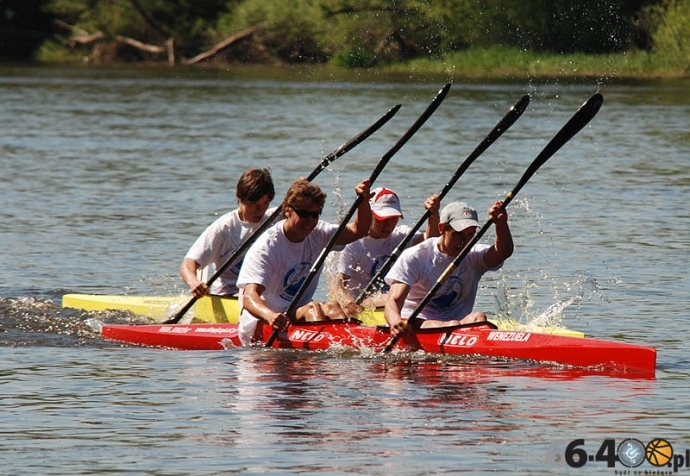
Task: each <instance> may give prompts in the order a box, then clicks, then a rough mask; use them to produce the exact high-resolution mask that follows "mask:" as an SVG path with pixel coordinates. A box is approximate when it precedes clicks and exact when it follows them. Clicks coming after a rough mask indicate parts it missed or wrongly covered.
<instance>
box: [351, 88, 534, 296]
mask: <svg viewBox="0 0 690 476" xmlns="http://www.w3.org/2000/svg"><path fill="white" fill-rule="evenodd" d="M529 102H530V96H529V94H525V95H524V96H522V98H521V99H520V100H519V101H518V102H517V103H515V105H514V106H513V107H511V108H510V110H509V111H508V113H507V114H506V115H505V116H503V119H501V120H500V121H499V123H498V124H496V126H495V127H494V128H493V129H492V130H491V132H489V134H488V135H487V136H486V137H485V138H484V140H483V141H482V142H481V143H480V144H479V145H478V146H477V147H476V148H475V149H474V150H473V151H472V153H471V154H470V155H469V156H468V157H467V158H466V159H465V161H464V162H463V163H462V164H461V165H460V167H458V169H457V170H456V171H455V173H454V174H453V176H452V177H451V178H450V180H449V181H448V183H446V185H445V186H444V187H443V190H441V193H439V200H443V198H444V197H445V196H446V195H447V194H448V192H449V191H450V189H451V188H453V186H454V185H455V183H456V182H457V181H458V179H459V178H460V177H461V176H462V174H463V173H465V170H467V169H468V168H469V166H470V165H472V162H474V161H475V160H476V159H477V158H478V157H479V156H480V155H482V154H483V153H484V151H486V149H488V148H489V147H490V146H491V145H492V144H493V143H494V142H496V140H498V138H499V137H501V136H502V135H503V133H504V132H505V131H507V130H508V129H509V128H510V126H512V125H513V124H515V122H516V121H517V120H518V119H519V118H520V116H522V113H523V112H525V110H526V109H527V106H528V105H529ZM430 215H431V212H430V211H429V210H425V212H424V214H423V215H422V217H421V218H420V219H419V220H418V221H417V223H416V224H415V225H414V226H413V227H412V229H411V230H410V231H409V233H408V234H407V236H405V238H403V240H402V241H401V242H400V243H399V244H398V246H396V247H395V249H394V250H393V251H392V252H391V254H390V256H388V258H387V259H386V261H385V262H384V263H383V265H381V267H380V268H379V269H378V270H377V271H376V274H375V275H374V276H373V277H372V278H371V280H370V281H369V283H368V284H367V285H366V287H365V288H364V289H363V290H362V292H361V293H360V294H359V296H357V299H356V300H355V302H356V303H357V304H361V303H362V302H363V301H364V299H366V297H367V295H368V294H370V293H371V292H372V291H373V290H374V289H375V288H379V287H381V285H382V279H383V277H384V276H385V275H386V273H388V271H389V270H390V269H391V267H392V266H393V264H394V263H395V261H396V260H397V259H398V258H399V257H400V254H401V253H402V252H403V250H404V249H405V248H406V247H407V245H408V243H409V242H410V241H411V240H412V238H413V237H414V235H415V233H417V230H419V229H420V228H421V226H422V224H423V223H424V222H425V221H426V220H428V219H429V216H430Z"/></svg>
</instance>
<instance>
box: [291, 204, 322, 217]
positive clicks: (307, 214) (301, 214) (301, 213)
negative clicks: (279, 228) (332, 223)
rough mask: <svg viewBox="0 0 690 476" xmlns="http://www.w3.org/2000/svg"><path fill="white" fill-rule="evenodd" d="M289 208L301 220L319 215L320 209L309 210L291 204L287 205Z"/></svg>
mask: <svg viewBox="0 0 690 476" xmlns="http://www.w3.org/2000/svg"><path fill="white" fill-rule="evenodd" d="M288 206H289V207H290V208H292V209H293V210H294V211H295V213H297V216H298V217H300V218H302V219H303V220H306V219H307V218H316V219H317V220H318V218H319V217H320V216H321V210H319V211H317V212H310V211H309V210H300V209H299V208H295V207H293V206H292V205H288Z"/></svg>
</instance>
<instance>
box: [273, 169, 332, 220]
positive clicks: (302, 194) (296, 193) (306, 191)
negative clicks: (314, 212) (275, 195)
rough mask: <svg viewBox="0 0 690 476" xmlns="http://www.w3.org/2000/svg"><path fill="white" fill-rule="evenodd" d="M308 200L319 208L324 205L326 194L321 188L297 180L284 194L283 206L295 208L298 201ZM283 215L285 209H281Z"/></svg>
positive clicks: (302, 180) (306, 181)
mask: <svg viewBox="0 0 690 476" xmlns="http://www.w3.org/2000/svg"><path fill="white" fill-rule="evenodd" d="M305 199H306V200H310V201H312V202H314V203H316V204H317V205H319V206H320V207H323V205H324V204H325V203H326V192H324V191H323V190H321V187H319V186H318V185H314V184H313V183H311V182H310V181H309V180H307V179H305V178H298V179H297V180H295V181H294V182H293V184H292V185H291V186H290V188H289V189H288V191H287V193H286V194H285V200H284V201H283V204H284V206H288V207H295V206H298V202H299V201H300V200H305ZM283 213H285V209H284V208H283Z"/></svg>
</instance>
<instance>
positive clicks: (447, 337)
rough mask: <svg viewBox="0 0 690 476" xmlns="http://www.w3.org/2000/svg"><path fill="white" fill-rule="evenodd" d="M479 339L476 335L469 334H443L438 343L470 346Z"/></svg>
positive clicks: (450, 345) (452, 345)
mask: <svg viewBox="0 0 690 476" xmlns="http://www.w3.org/2000/svg"><path fill="white" fill-rule="evenodd" d="M478 340H479V337H478V336H475V335H471V334H453V333H450V334H443V335H442V336H441V338H440V339H439V340H438V343H439V344H440V345H444V346H446V347H472V346H473V345H474V344H476V343H477V341H478Z"/></svg>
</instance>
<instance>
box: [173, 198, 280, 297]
mask: <svg viewBox="0 0 690 476" xmlns="http://www.w3.org/2000/svg"><path fill="white" fill-rule="evenodd" d="M275 209H276V208H275V207H273V208H270V209H268V210H267V211H266V213H265V214H264V216H263V218H262V219H261V222H260V223H251V222H246V221H242V220H240V215H239V213H238V210H234V211H231V212H228V213H226V214H225V215H222V216H221V217H219V218H218V219H217V220H216V221H214V222H213V223H211V224H210V225H209V226H208V228H206V230H204V232H203V233H202V234H201V235H200V236H199V238H197V239H196V241H195V242H194V244H193V245H192V247H191V248H190V249H189V251H188V252H187V254H186V256H185V258H190V259H193V260H194V261H196V262H197V263H198V264H199V266H201V267H202V268H204V267H206V266H213V267H214V269H218V268H220V267H221V266H223V265H224V264H225V262H226V261H227V260H228V258H230V256H232V254H233V252H234V251H235V250H236V249H237V247H238V246H240V244H241V243H242V241H243V240H244V239H245V238H246V237H247V236H249V235H251V234H252V233H254V230H256V229H257V228H258V227H259V226H261V223H263V222H265V221H266V220H267V219H268V217H269V216H271V214H272V213H273V212H274V211H275ZM242 260H243V257H242V256H240V257H238V259H236V260H235V262H234V264H232V265H230V266H228V268H227V269H226V270H225V272H223V274H222V275H220V276H219V277H218V279H216V280H215V281H214V282H213V284H211V294H217V295H221V296H229V295H232V294H237V292H238V291H239V290H238V289H237V286H236V284H235V283H236V282H237V275H238V274H239V272H240V267H241V266H242Z"/></svg>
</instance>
